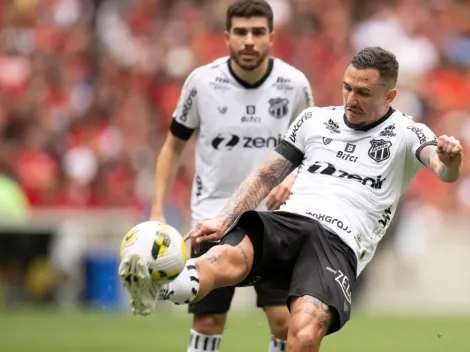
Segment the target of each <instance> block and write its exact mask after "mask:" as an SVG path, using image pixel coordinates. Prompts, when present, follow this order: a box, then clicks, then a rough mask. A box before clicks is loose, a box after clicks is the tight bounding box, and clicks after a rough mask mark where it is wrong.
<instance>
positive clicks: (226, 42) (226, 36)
mask: <svg viewBox="0 0 470 352" xmlns="http://www.w3.org/2000/svg"><path fill="white" fill-rule="evenodd" d="M224 38H225V45H227V48H228V47H230V42H229V39H230V33H229V32H228V31H224Z"/></svg>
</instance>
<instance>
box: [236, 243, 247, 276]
mask: <svg viewBox="0 0 470 352" xmlns="http://www.w3.org/2000/svg"><path fill="white" fill-rule="evenodd" d="M237 248H238V249H239V250H240V252H241V253H242V255H243V261H244V263H245V272H246V273H247V274H249V273H250V262H249V260H248V255H247V254H246V252H245V250H244V249H243V247H242V246H240V245H238V246H237Z"/></svg>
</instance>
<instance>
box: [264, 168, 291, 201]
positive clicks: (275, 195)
mask: <svg viewBox="0 0 470 352" xmlns="http://www.w3.org/2000/svg"><path fill="white" fill-rule="evenodd" d="M294 181H295V173H293V172H292V173H291V174H290V175H289V176H287V177H286V178H285V180H284V181H282V182H281V183H280V184H279V185H278V186H277V187H275V188H274V189H273V190H272V191H271V193H269V194H268V196H267V197H266V208H267V209H268V210H276V209H279V207H280V206H281V205H282V204H283V203H284V202H285V201H286V200H287V198H289V196H290V190H291V189H292V186H293V185H294Z"/></svg>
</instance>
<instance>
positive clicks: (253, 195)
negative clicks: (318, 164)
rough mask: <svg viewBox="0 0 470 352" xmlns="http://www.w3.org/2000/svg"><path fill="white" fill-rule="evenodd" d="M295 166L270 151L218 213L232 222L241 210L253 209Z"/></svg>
mask: <svg viewBox="0 0 470 352" xmlns="http://www.w3.org/2000/svg"><path fill="white" fill-rule="evenodd" d="M295 168H296V165H293V164H292V162H290V161H289V160H287V159H286V158H285V157H284V156H282V155H281V154H279V153H277V152H275V151H274V152H272V153H271V155H270V156H269V158H268V160H267V161H266V162H265V163H264V164H263V165H262V166H261V167H260V168H259V169H258V170H257V171H256V172H254V173H253V174H252V175H250V176H249V177H248V178H246V179H245V181H243V183H242V184H241V185H240V187H238V189H237V190H236V192H235V193H234V194H233V195H232V197H231V198H230V199H229V201H228V202H227V204H226V205H225V207H224V208H223V209H222V211H221V213H220V215H221V216H223V217H225V218H226V219H227V221H228V222H229V223H232V222H233V221H234V220H235V219H236V218H237V217H238V216H240V215H241V214H242V213H243V212H245V211H247V210H252V209H255V208H256V207H257V206H258V205H259V204H260V203H261V201H262V200H263V199H264V198H265V197H266V196H267V195H268V194H269V192H271V190H272V189H273V188H274V187H276V186H277V185H278V184H279V183H281V182H282V181H283V180H284V179H285V178H286V177H287V176H288V175H289V174H290V173H291V172H292V171H293V170H294V169H295Z"/></svg>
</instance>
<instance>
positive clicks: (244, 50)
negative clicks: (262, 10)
mask: <svg viewBox="0 0 470 352" xmlns="http://www.w3.org/2000/svg"><path fill="white" fill-rule="evenodd" d="M272 38H273V33H272V32H270V31H269V28H268V20H267V19H266V18H264V17H249V18H246V17H233V18H232V28H231V29H230V32H225V39H226V42H227V46H228V48H229V51H230V57H231V58H232V60H234V61H235V62H236V63H237V65H238V66H240V67H241V68H242V69H244V70H246V71H252V70H254V69H256V68H258V67H259V66H260V65H261V63H263V61H264V60H266V59H267V58H268V56H269V51H270V49H271V45H272Z"/></svg>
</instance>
